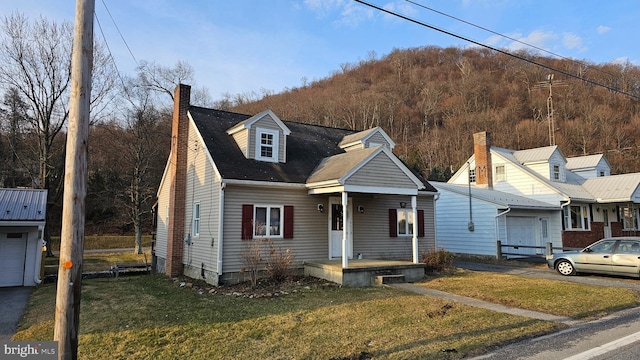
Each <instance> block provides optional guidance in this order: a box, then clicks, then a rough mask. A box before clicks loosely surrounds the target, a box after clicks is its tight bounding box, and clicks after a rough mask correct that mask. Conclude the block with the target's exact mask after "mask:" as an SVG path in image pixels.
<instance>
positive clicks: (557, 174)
mask: <svg viewBox="0 0 640 360" xmlns="http://www.w3.org/2000/svg"><path fill="white" fill-rule="evenodd" d="M556 169H557V171H556ZM560 170H561V168H560V164H552V165H551V180H554V181H562V175H561V171H560Z"/></svg>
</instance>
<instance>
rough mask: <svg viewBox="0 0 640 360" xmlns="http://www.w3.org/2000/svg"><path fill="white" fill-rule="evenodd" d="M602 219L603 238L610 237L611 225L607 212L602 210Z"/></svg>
mask: <svg viewBox="0 0 640 360" xmlns="http://www.w3.org/2000/svg"><path fill="white" fill-rule="evenodd" d="M602 218H603V219H604V220H603V222H604V237H605V238H610V237H611V223H609V210H607V209H602Z"/></svg>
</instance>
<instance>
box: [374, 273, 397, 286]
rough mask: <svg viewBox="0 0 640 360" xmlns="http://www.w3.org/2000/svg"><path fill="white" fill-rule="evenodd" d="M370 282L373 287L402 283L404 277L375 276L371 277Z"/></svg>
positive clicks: (395, 275)
mask: <svg viewBox="0 0 640 360" xmlns="http://www.w3.org/2000/svg"><path fill="white" fill-rule="evenodd" d="M371 282H372V283H373V284H374V285H383V284H397V283H403V282H404V275H403V274H394V275H376V276H372V277H371Z"/></svg>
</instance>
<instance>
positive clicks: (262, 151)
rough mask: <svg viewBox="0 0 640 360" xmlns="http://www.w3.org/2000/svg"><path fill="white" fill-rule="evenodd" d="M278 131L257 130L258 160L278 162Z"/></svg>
mask: <svg viewBox="0 0 640 360" xmlns="http://www.w3.org/2000/svg"><path fill="white" fill-rule="evenodd" d="M278 142H279V136H278V131H276V130H271V129H260V128H258V129H256V159H257V160H262V161H271V162H278V144H279V143H278Z"/></svg>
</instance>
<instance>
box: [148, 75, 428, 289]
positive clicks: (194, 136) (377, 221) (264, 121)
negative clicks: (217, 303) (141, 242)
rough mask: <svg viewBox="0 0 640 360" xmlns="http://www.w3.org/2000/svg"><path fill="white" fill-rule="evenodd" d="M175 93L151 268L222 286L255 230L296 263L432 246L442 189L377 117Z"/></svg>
mask: <svg viewBox="0 0 640 360" xmlns="http://www.w3.org/2000/svg"><path fill="white" fill-rule="evenodd" d="M189 96H190V87H189V86H187V85H179V86H178V87H177V88H176V92H175V96H174V99H175V100H174V101H175V103H174V115H173V125H172V145H171V154H170V157H169V160H168V162H167V166H166V169H165V172H164V175H163V178H162V181H161V184H160V187H159V189H158V194H157V196H158V201H157V205H156V206H157V208H156V214H157V229H156V243H155V248H154V258H155V262H156V270H157V271H158V272H163V273H166V274H167V275H169V276H177V275H186V276H189V277H191V278H196V279H203V280H205V281H207V282H208V283H211V284H214V285H218V284H222V283H234V282H239V281H244V278H245V276H244V275H245V274H243V273H242V270H243V268H244V267H245V264H243V260H242V255H243V251H245V249H246V246H247V244H248V243H249V242H251V241H252V240H259V239H269V240H271V241H273V243H274V245H275V246H277V247H281V248H283V249H289V250H290V251H291V252H292V253H293V254H294V257H295V260H296V264H297V265H298V266H300V267H302V266H303V265H304V263H306V262H308V261H313V260H323V259H338V260H340V261H339V264H340V265H341V267H342V268H343V269H348V268H350V267H351V265H350V264H351V263H352V262H354V261H355V260H357V259H358V258H367V259H405V260H409V261H412V262H414V263H418V254H420V253H422V252H425V251H427V250H431V249H434V247H435V206H434V198H435V196H436V195H437V190H436V189H435V188H434V187H433V186H431V185H430V184H429V183H428V182H427V181H426V180H425V179H423V178H422V177H420V176H419V175H417V174H415V173H413V172H412V171H411V170H409V169H408V168H407V166H406V165H405V164H404V163H403V162H402V161H400V160H399V159H398V158H397V157H396V156H395V155H394V154H393V152H392V150H393V147H394V146H395V144H394V142H393V141H392V140H391V139H390V138H389V136H388V135H387V134H386V133H385V132H384V131H383V130H382V129H381V128H379V127H376V128H373V129H367V130H364V131H351V130H345V129H336V128H330V127H323V126H316V125H310V124H302V123H296V122H289V121H284V120H281V119H280V118H279V117H278V116H277V115H276V114H275V113H273V112H272V111H270V110H265V111H263V112H261V113H259V114H256V115H253V116H250V115H244V114H237V113H232V112H226V111H221V110H214V109H207V108H202V107H196V106H191V105H190V104H189Z"/></svg>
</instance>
